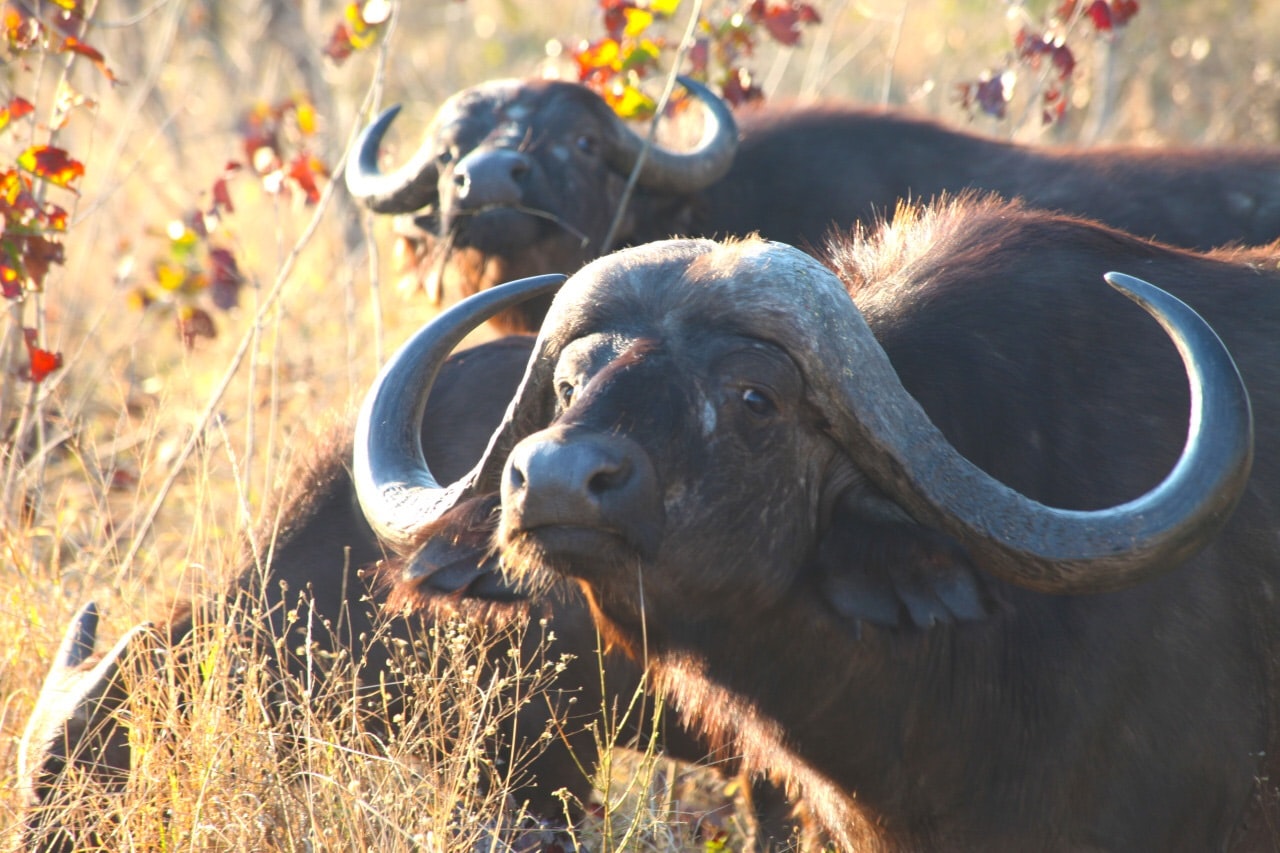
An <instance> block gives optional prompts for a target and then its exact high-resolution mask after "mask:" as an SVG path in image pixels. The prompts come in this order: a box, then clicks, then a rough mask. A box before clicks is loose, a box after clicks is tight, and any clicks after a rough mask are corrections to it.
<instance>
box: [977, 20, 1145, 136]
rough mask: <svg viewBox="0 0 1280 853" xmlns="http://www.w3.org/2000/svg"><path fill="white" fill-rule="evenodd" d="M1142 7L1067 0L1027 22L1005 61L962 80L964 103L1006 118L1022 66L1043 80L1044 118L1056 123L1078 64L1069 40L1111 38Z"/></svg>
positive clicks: (978, 110) (1041, 95)
mask: <svg viewBox="0 0 1280 853" xmlns="http://www.w3.org/2000/svg"><path fill="white" fill-rule="evenodd" d="M1137 13H1138V3H1137V0H1090V2H1083V0H1063V2H1062V3H1061V4H1060V5H1058V6H1057V7H1056V8H1055V9H1054V10H1053V12H1052V13H1051V14H1050V15H1049V16H1048V18H1047V19H1046V20H1042V21H1031V20H1025V21H1024V22H1023V23H1022V25H1021V26H1020V27H1019V28H1018V31H1017V33H1016V34H1015V35H1014V38H1013V52H1012V54H1011V56H1010V58H1009V59H1007V60H1006V62H1005V63H1004V66H1003V67H1001V68H996V69H989V70H987V71H986V72H984V73H983V74H982V75H981V76H980V77H979V79H977V80H970V81H965V82H962V83H959V84H957V87H956V89H957V94H958V96H959V100H960V102H961V104H962V105H963V106H964V107H965V108H966V109H968V110H970V111H971V112H982V113H985V114H987V115H990V116H994V117H995V118H1004V117H1005V115H1006V114H1007V112H1008V107H1009V103H1010V102H1011V101H1012V100H1013V91H1014V85H1015V82H1016V80H1017V77H1018V73H1017V69H1018V68H1021V69H1023V70H1026V71H1029V72H1031V73H1032V74H1033V75H1037V76H1039V77H1040V79H1041V80H1042V84H1041V85H1040V87H1039V90H1038V101H1039V107H1040V120H1041V122H1042V123H1043V124H1052V123H1053V122H1055V121H1057V120H1058V119H1060V118H1062V116H1063V114H1064V113H1065V112H1066V110H1067V104H1068V101H1069V98H1068V95H1069V92H1070V87H1071V83H1072V80H1073V76H1074V73H1075V70H1076V54H1075V51H1074V50H1073V49H1072V47H1071V43H1070V42H1071V41H1072V40H1074V39H1075V38H1077V37H1079V38H1108V37H1110V36H1111V35H1112V33H1113V32H1114V31H1115V30H1116V29H1118V28H1120V27H1123V26H1124V25H1126V24H1127V23H1128V22H1129V20H1130V19H1131V18H1132V17H1133V16H1134V15H1136V14H1137ZM1082 25H1083V26H1082ZM1082 30H1083V33H1082V32H1081V31H1082Z"/></svg>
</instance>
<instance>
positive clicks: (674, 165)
mask: <svg viewBox="0 0 1280 853" xmlns="http://www.w3.org/2000/svg"><path fill="white" fill-rule="evenodd" d="M676 79H677V80H679V81H680V85H681V86H683V87H684V88H685V90H686V91H688V92H689V93H690V94H691V95H693V96H694V97H695V98H696V99H697V101H698V103H700V104H701V105H702V108H703V116H704V125H703V132H702V139H701V140H700V141H699V142H698V144H697V145H696V146H694V148H693V149H692V150H690V151H682V152H676V151H669V150H667V149H665V148H660V147H658V146H656V145H654V146H650V148H649V151H648V153H647V154H646V155H645V159H644V165H643V166H642V167H641V169H640V175H639V177H638V178H637V179H636V183H638V184H639V185H640V186H642V187H645V188H646V189H650V190H654V191H657V192H673V193H689V192H696V191H697V190H700V189H702V188H703V187H706V186H708V185H710V184H712V183H714V182H715V181H717V180H719V179H720V178H721V177H723V176H724V173H725V172H727V171H729V166H731V165H732V164H733V158H734V155H735V154H736V153H737V150H738V125H737V122H735V121H734V120H733V112H732V111H731V110H730V109H729V106H728V104H726V103H725V102H724V101H722V100H721V99H720V98H718V97H716V95H715V93H714V92H712V91H711V90H710V89H708V88H707V87H706V86H703V85H702V84H701V83H698V82H697V81H695V80H691V79H689V78H688V77H684V76H678V77H676ZM644 147H645V138H644V137H643V136H641V135H639V134H637V133H636V132H635V131H634V130H632V129H631V128H630V127H628V126H627V124H626V122H624V121H623V120H622V119H620V118H618V117H617V116H616V115H613V139H612V140H611V141H610V143H608V147H607V149H606V156H607V157H608V159H609V162H610V164H611V165H612V166H613V167H614V168H615V169H616V170H618V171H619V172H622V173H624V174H626V173H629V172H630V171H631V169H632V168H633V167H634V166H635V164H636V160H637V159H638V158H639V157H640V152H641V151H642V150H643V149H644Z"/></svg>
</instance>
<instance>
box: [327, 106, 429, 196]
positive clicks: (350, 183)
mask: <svg viewBox="0 0 1280 853" xmlns="http://www.w3.org/2000/svg"><path fill="white" fill-rule="evenodd" d="M399 112H400V106H399V105H398V104H397V105H396V106H392V107H388V108H387V109H386V110H384V111H383V112H382V114H381V115H379V116H378V117H377V118H376V119H374V120H373V122H372V123H371V124H370V125H369V126H368V127H366V128H365V129H364V130H362V131H360V135H359V137H357V138H356V142H355V145H354V146H353V147H352V150H351V154H350V156H349V157H347V168H346V172H345V173H344V178H345V179H346V183H347V191H348V192H349V193H351V196H352V198H354V199H355V200H356V201H358V202H360V203H361V204H362V205H364V206H365V207H367V208H369V210H372V211H373V212H374V213H413V212H414V211H416V210H421V209H422V208H424V207H426V206H427V205H429V204H432V203H433V202H435V200H436V198H437V197H438V191H437V189H436V181H437V180H438V179H439V175H440V172H439V169H438V168H437V166H436V158H435V151H434V150H433V148H432V147H431V145H429V144H425V143H424V144H423V145H422V146H420V147H419V148H418V151H417V153H416V154H414V155H413V158H412V159H411V160H409V162H407V163H405V164H404V165H403V166H401V167H400V168H398V169H396V170H395V171H394V172H391V173H389V174H385V175H384V174H382V172H381V171H379V169H378V147H379V146H380V145H381V144H382V137H383V136H385V135H386V133H387V128H389V127H391V122H392V121H394V120H395V117H396V115H397V114H398V113H399Z"/></svg>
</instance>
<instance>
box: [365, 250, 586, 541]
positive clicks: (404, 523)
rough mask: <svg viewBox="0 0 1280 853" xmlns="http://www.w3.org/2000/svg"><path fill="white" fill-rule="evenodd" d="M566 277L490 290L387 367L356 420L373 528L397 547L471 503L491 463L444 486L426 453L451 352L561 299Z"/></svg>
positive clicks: (440, 319)
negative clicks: (472, 336) (530, 305)
mask: <svg viewBox="0 0 1280 853" xmlns="http://www.w3.org/2000/svg"><path fill="white" fill-rule="evenodd" d="M564 281H565V276H563V275H539V276H533V277H531V278H523V279H520V280H518V281H513V282H510V283H508V284H504V285H500V286H498V287H493V288H489V289H488V290H482V291H481V292H480V293H477V294H476V295H474V296H471V297H469V298H467V299H465V300H463V301H462V302H459V303H458V304H457V305H454V306H453V307H452V308H450V309H449V310H447V311H445V312H443V313H442V314H440V315H439V316H437V317H436V318H435V319H434V320H432V321H431V322H430V323H428V324H427V325H426V326H424V327H423V328H422V329H421V330H420V331H419V332H418V333H417V334H416V335H414V336H413V337H412V338H411V339H410V340H409V342H408V343H406V344H405V345H404V346H402V347H401V348H400V350H399V351H398V352H397V353H396V354H395V355H394V356H392V358H391V360H390V361H389V362H387V364H386V365H385V366H384V367H383V369H382V372H381V373H379V374H378V378H377V379H375V380H374V382H373V386H372V387H371V388H370V389H369V391H368V393H367V394H366V395H365V399H364V404H363V405H362V406H361V407H360V415H359V417H358V418H357V420H356V433H355V454H354V456H355V458H354V462H353V466H354V469H355V470H354V474H353V478H354V480H355V486H356V495H357V497H358V498H359V500H360V508H361V509H362V510H363V511H364V515H365V518H366V519H367V520H368V522H369V525H370V526H371V527H372V528H373V529H374V531H375V532H376V533H377V534H378V536H380V537H381V538H382V539H383V540H384V541H386V542H387V543H388V544H390V545H391V546H392V547H393V548H396V549H398V550H404V549H406V548H409V547H412V546H413V545H414V544H415V540H416V538H417V536H418V534H419V532H420V531H421V530H422V529H423V528H424V527H425V526H427V525H429V524H430V523H431V522H433V521H435V520H436V519H438V518H439V517H440V516H441V515H443V514H444V513H445V512H448V511H449V509H451V508H452V507H453V506H454V504H456V503H457V502H458V501H459V500H462V499H463V498H465V497H467V496H468V495H469V494H470V493H471V491H472V486H473V484H474V483H475V480H476V478H477V477H478V476H479V472H480V470H481V469H482V468H483V466H484V463H485V461H486V460H487V459H488V457H489V455H490V453H491V451H490V452H486V454H485V459H482V460H480V463H479V464H478V465H477V466H476V469H475V470H474V471H472V472H471V473H470V474H469V475H467V476H466V477H464V478H463V479H461V480H459V481H458V482H456V483H453V484H451V485H449V486H442V485H441V484H439V483H438V482H436V479H435V477H434V476H433V475H432V473H431V470H430V468H428V467H427V462H426V459H425V458H424V457H423V454H422V413H423V409H424V407H425V405H426V401H427V396H428V395H429V394H430V393H431V385H432V383H433V382H434V381H435V378H436V374H437V373H439V371H440V367H441V365H442V364H444V361H445V359H446V358H448V356H449V353H450V352H452V351H453V349H454V347H456V346H457V345H458V343H459V342H461V341H462V339H463V338H464V337H466V336H467V334H468V333H470V332H471V331H472V330H473V329H475V328H476V327H477V326H479V325H480V324H482V323H484V322H485V321H486V320H488V319H489V318H490V317H492V316H493V315H495V314H497V313H499V312H500V311H504V310H506V309H507V308H510V307H512V306H514V305H518V304H520V303H521V302H524V301H526V300H528V299H533V298H534V297H537V296H543V295H546V294H551V293H554V292H555V291H556V290H558V289H559V288H560V285H562V284H563V283H564Z"/></svg>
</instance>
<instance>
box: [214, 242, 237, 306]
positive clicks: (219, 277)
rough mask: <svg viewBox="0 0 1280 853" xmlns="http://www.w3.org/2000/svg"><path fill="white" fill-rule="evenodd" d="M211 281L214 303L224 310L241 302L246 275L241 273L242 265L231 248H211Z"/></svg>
mask: <svg viewBox="0 0 1280 853" xmlns="http://www.w3.org/2000/svg"><path fill="white" fill-rule="evenodd" d="M209 282H210V283H209V288H210V291H211V295H212V297H213V304H214V305H216V306H218V307H219V308H221V309H222V310H223V311H229V310H230V309H232V308H234V307H236V305H237V304H238V303H239V302H240V286H241V285H242V284H244V276H243V275H241V274H240V266H239V265H238V264H237V263H236V258H235V255H233V254H231V251H230V250H229V249H222V248H215V249H210V250H209Z"/></svg>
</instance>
